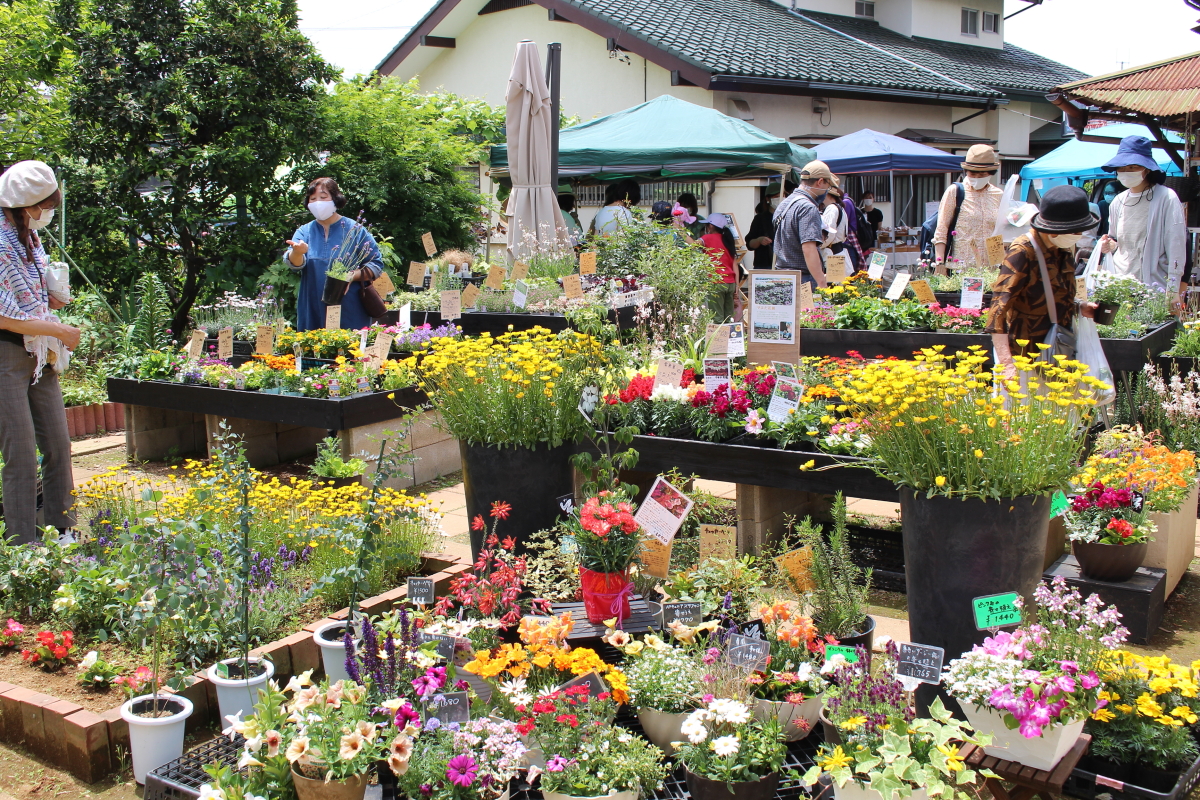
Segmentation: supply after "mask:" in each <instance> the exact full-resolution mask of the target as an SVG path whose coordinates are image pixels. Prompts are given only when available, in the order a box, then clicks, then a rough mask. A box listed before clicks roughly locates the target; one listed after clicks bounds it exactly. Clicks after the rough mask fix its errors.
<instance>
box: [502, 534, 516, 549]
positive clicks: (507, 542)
mask: <svg viewBox="0 0 1200 800" xmlns="http://www.w3.org/2000/svg"><path fill="white" fill-rule="evenodd" d="M500 546H501V547H503V548H504V549H505V550H512V549H513V548H514V547H516V546H517V540H516V539H514V538H513V537H511V536H505V537H504V539H503V540H502V541H501V542H500Z"/></svg>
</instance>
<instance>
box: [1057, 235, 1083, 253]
mask: <svg viewBox="0 0 1200 800" xmlns="http://www.w3.org/2000/svg"><path fill="white" fill-rule="evenodd" d="M1049 238H1050V243H1051V244H1052V245H1054V246H1055V247H1061V248H1062V249H1063V250H1070V249H1071V248H1072V247H1074V246H1075V245H1076V244H1078V243H1079V240H1080V239H1082V238H1083V234H1082V233H1064V234H1063V235H1062V236H1051V237H1049Z"/></svg>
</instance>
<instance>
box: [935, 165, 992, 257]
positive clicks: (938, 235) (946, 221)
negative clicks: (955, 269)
mask: <svg viewBox="0 0 1200 800" xmlns="http://www.w3.org/2000/svg"><path fill="white" fill-rule="evenodd" d="M964 189H965V190H966V191H965V194H964V195H963V204H962V208H961V209H960V210H959V212H958V222H957V223H956V224H955V226H954V230H953V231H951V230H949V227H950V220H952V219H954V199H955V190H954V184H950V188H948V189H946V193H945V194H943V195H942V203H941V205H940V206H938V227H937V230H936V231H935V232H934V235H933V241H934V244H945V243H946V242H947V241H948V237H949V236H950V234H951V233H953V234H955V236H954V252H953V253H951V254H950V258H956V259H958V260H959V261H961V262H962V266H964V267H989V266H991V265H990V264H988V263H987V246H986V245H985V244H984V241H985V240H986V239H987V238H988V237H989V236H991V235H992V233H993V232H994V231H995V230H996V217H997V216H999V214H1000V198H1001V197H1003V196H1004V192H1003V190H1001V188H1000V187H999V186H996V185H994V184H990V183H989V184H988V185H987V187H986V188H985V189H983V191H979V192H976V191H973V190H972V189H971V187H970V186H964Z"/></svg>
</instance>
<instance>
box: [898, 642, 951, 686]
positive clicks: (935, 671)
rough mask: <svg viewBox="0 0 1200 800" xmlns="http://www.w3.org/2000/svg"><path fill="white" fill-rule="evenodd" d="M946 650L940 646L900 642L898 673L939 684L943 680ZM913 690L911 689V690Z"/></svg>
mask: <svg viewBox="0 0 1200 800" xmlns="http://www.w3.org/2000/svg"><path fill="white" fill-rule="evenodd" d="M945 657H946V651H945V650H944V649H942V648H940V647H934V646H933V645H928V644H916V643H914V642H900V655H899V657H898V658H897V659H896V675H898V676H903V677H908V678H912V679H913V680H915V681H919V682H921V683H932V684H933V685H935V686H936V685H937V684H939V683H941V682H942V661H943V659H945ZM910 691H911V690H910Z"/></svg>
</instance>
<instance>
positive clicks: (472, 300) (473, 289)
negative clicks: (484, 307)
mask: <svg viewBox="0 0 1200 800" xmlns="http://www.w3.org/2000/svg"><path fill="white" fill-rule="evenodd" d="M477 302H479V287H478V286H476V285H475V284H473V283H468V284H467V285H466V287H465V288H464V289H463V293H462V307H463V308H474V307H475V304H476V303H477Z"/></svg>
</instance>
